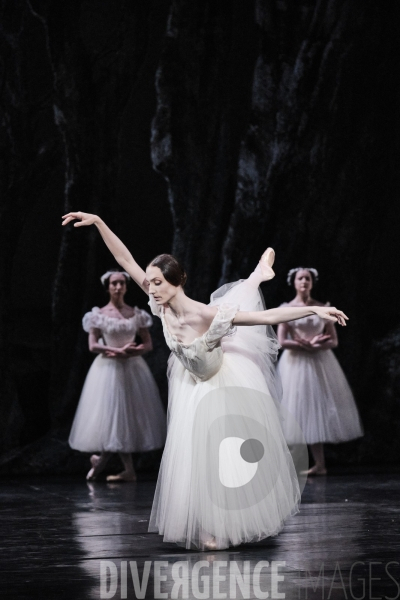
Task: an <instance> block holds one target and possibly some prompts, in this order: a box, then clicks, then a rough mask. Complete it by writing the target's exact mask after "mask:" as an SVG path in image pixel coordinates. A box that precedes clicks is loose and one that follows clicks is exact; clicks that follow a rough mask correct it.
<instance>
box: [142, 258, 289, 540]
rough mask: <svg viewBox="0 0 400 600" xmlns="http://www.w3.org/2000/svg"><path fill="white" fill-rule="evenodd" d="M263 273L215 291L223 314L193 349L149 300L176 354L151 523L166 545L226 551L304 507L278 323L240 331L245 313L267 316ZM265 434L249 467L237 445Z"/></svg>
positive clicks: (274, 529) (270, 531) (273, 530)
mask: <svg viewBox="0 0 400 600" xmlns="http://www.w3.org/2000/svg"><path fill="white" fill-rule="evenodd" d="M259 273H260V271H258V272H257V270H256V272H254V273H253V274H252V275H251V276H250V278H249V279H247V280H241V281H238V282H235V283H233V284H227V285H225V286H223V287H222V288H220V289H219V290H217V291H216V292H214V293H213V294H212V296H211V303H210V304H211V305H214V306H218V312H217V314H216V316H215V318H214V320H213V321H212V323H211V325H210V328H209V329H208V331H207V332H206V333H204V334H203V335H201V336H199V337H198V338H196V339H195V340H194V341H193V342H192V343H190V344H187V345H185V344H183V343H181V342H179V341H178V340H177V338H176V336H174V335H172V334H171V333H170V331H169V330H168V326H167V323H166V320H165V316H164V308H163V307H162V306H158V305H157V304H156V302H155V300H154V298H152V296H150V302H149V304H150V307H151V309H152V311H153V314H155V315H158V316H159V317H160V318H161V320H162V324H163V330H164V335H165V340H166V342H167V344H168V346H169V348H170V349H171V355H170V359H169V364H168V378H169V404H168V434H167V441H166V445H165V449H164V454H163V458H162V462H161V467H160V472H159V476H158V481H157V487H156V492H155V497H154V502H153V507H152V511H151V516H150V524H149V531H153V532H158V533H159V534H161V535H163V540H164V541H165V542H175V543H177V544H179V545H182V546H184V547H186V548H193V549H194V548H200V549H204V548H207V545H206V544H207V541H209V540H210V539H212V537H213V538H215V543H216V547H217V549H223V548H227V547H229V546H235V545H238V544H240V543H242V542H251V541H259V540H262V539H263V538H266V537H269V536H272V535H276V534H277V533H278V532H279V531H280V530H281V529H282V527H283V524H284V521H285V519H286V518H287V517H289V516H290V515H293V514H295V513H296V512H298V510H299V509H298V505H299V502H300V489H299V484H298V479H297V475H296V471H295V468H294V464H293V461H292V458H291V455H290V452H289V450H288V447H287V444H286V442H285V439H284V436H283V433H282V429H281V424H280V415H279V409H278V408H277V404H276V401H277V396H278V395H279V388H277V386H276V375H275V364H274V363H275V360H276V357H277V352H278V349H279V344H278V342H277V339H276V336H275V334H274V332H273V330H272V328H271V327H267V326H252V327H247V326H245V327H242V326H240V327H237V328H236V327H233V326H232V321H233V319H234V317H235V315H236V312H237V311H238V310H244V311H260V310H264V308H265V307H264V304H263V298H262V295H261V293H260V291H259V288H258V286H259V284H260V283H261V281H262V277H261V276H260V275H259ZM229 419H231V420H232V419H233V421H234V422H233V425H232V422H231V421H230V420H229ZM232 427H233V429H232ZM263 428H264V429H263ZM259 430H260V431H261V437H262V435H263V434H262V431H266V432H268V433H267V437H266V438H265V437H264V438H262V439H263V442H262V443H263V446H264V455H263V458H262V459H260V457H259V456H258V457H256V459H255V460H253V461H250V463H248V462H247V463H245V462H244V461H243V460H241V459H240V457H239V453H238V452H239V448H240V447H241V446H242V444H243V442H244V441H246V440H247V441H249V440H250V441H251V440H252V438H257V435H258V431H259ZM210 436H211V437H210ZM215 440H217V442H215ZM253 441H254V439H253ZM225 442H227V443H228V445H227V444H226V443H225ZM214 450H215V452H214ZM213 452H214V454H213ZM221 452H222V454H221ZM235 452H236V454H235ZM240 452H241V450H240ZM218 453H219V454H218ZM245 460H247V459H245ZM224 461H225V462H224ZM257 461H259V462H258V463H257V465H256V462H257ZM251 462H253V464H251ZM243 465H244V466H243ZM258 467H259V473H261V474H262V476H261V479H260V476H259V475H258V474H257V468H258ZM249 469H250V471H249ZM249 472H250V480H251V481H250V482H249V477H248V473H249ZM210 473H211V475H210ZM212 473H214V479H212ZM243 475H245V477H247V479H245V480H243ZM253 475H254V477H253ZM209 476H210V477H211V479H210V478H209ZM257 477H258V480H257ZM252 478H253V479H252ZM210 482H211V483H210ZM253 483H254V485H253ZM211 536H212V537H211Z"/></svg>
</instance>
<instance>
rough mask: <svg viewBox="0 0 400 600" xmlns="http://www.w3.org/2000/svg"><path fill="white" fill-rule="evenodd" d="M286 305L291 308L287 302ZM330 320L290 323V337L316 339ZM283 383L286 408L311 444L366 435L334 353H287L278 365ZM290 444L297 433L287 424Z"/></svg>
mask: <svg viewBox="0 0 400 600" xmlns="http://www.w3.org/2000/svg"><path fill="white" fill-rule="evenodd" d="M282 306H289V305H288V304H287V303H284V304H282ZM325 324H326V321H325V320H324V319H322V318H321V317H319V316H318V315H311V316H309V317H304V318H303V319H297V320H296V321H290V322H289V323H288V325H289V335H290V337H291V338H292V339H293V338H294V337H300V338H303V339H305V340H312V338H313V337H314V336H316V335H318V334H321V333H323V331H324V328H325ZM278 372H279V375H280V377H281V381H282V389H283V396H282V406H283V407H284V408H285V409H286V410H287V411H289V412H290V413H291V414H292V415H293V417H294V419H295V421H296V422H297V423H298V424H299V426H300V428H301V430H302V432H303V435H304V438H305V440H306V442H307V444H316V443H320V442H321V443H325V442H330V443H339V442H346V441H348V440H353V439H355V438H358V437H361V436H362V435H363V427H362V424H361V420H360V416H359V414H358V410H357V406H356V403H355V401H354V397H353V394H352V392H351V389H350V386H349V384H348V382H347V379H346V377H345V375H344V373H343V371H342V368H341V367H340V365H339V362H338V360H337V358H336V356H335V355H334V353H333V352H332V350H330V349H329V350H318V351H317V352H313V353H308V352H306V351H304V350H289V349H286V350H284V351H283V353H282V356H281V357H280V359H279V362H278ZM283 431H284V434H285V437H286V441H287V443H288V444H296V443H297V438H296V433H295V432H293V430H291V428H290V425H289V426H286V425H285V423H283Z"/></svg>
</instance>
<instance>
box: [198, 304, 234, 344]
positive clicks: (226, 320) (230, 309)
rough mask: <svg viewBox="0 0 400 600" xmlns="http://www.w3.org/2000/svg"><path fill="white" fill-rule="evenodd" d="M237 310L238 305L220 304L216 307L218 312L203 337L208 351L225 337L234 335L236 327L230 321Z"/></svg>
mask: <svg viewBox="0 0 400 600" xmlns="http://www.w3.org/2000/svg"><path fill="white" fill-rule="evenodd" d="M238 310H239V305H238V304H236V305H235V304H220V305H219V306H218V312H217V314H216V315H215V318H214V320H213V322H212V323H211V326H210V329H209V330H208V331H207V333H206V335H205V337H204V339H205V342H206V344H207V346H208V348H210V350H212V349H213V348H215V346H217V344H218V343H219V342H220V340H221V338H223V337H225V336H226V335H233V334H234V333H235V331H236V327H235V326H234V325H232V321H233V319H234V318H235V316H236V313H237V312H238Z"/></svg>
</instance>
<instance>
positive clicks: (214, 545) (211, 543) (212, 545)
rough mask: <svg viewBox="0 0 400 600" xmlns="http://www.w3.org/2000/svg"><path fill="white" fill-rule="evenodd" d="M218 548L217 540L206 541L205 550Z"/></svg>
mask: <svg viewBox="0 0 400 600" xmlns="http://www.w3.org/2000/svg"><path fill="white" fill-rule="evenodd" d="M216 549H217V542H216V541H215V539H214V540H210V541H209V542H205V544H204V550H216Z"/></svg>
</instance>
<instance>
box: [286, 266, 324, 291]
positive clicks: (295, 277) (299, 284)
mask: <svg viewBox="0 0 400 600" xmlns="http://www.w3.org/2000/svg"><path fill="white" fill-rule="evenodd" d="M317 281H318V271H317V269H313V268H309V267H296V268H295V269H290V271H289V273H288V275H287V282H288V285H292V286H293V287H294V288H295V290H296V292H300V293H301V292H303V293H304V292H310V291H311V290H312V288H313V286H314V285H315V283H316V282H317Z"/></svg>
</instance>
